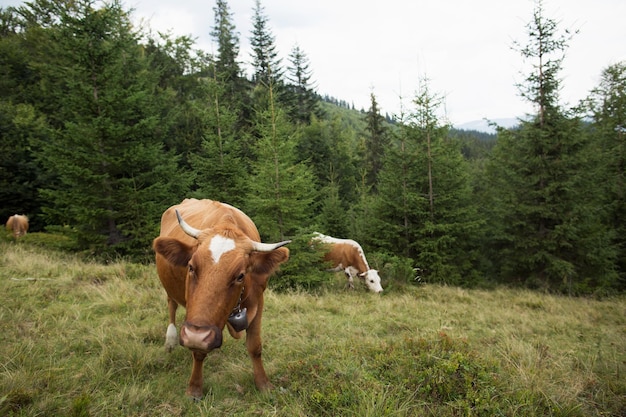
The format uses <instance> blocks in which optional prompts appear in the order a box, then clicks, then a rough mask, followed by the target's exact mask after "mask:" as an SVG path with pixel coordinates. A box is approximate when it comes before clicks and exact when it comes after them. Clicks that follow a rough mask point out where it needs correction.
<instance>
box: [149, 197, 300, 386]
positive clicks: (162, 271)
mask: <svg viewBox="0 0 626 417" xmlns="http://www.w3.org/2000/svg"><path fill="white" fill-rule="evenodd" d="M183 219H184V220H183ZM191 225H193V226H191ZM260 240H261V238H260V236H259V232H258V231H257V228H256V226H255V225H254V223H253V222H252V220H250V218H249V217H248V216H246V215H245V214H244V213H243V212H241V211H240V210H238V209H236V208H234V207H232V206H229V205H228V204H224V203H219V202H217V201H211V200H196V199H186V200H184V201H183V202H182V203H181V204H178V205H175V206H172V207H170V208H169V209H167V210H166V211H165V213H163V216H162V218H161V233H160V235H159V237H158V238H156V239H155V240H154V243H153V248H154V250H155V252H156V266H157V272H158V275H159V278H160V280H161V283H162V284H163V287H164V288H165V291H166V292H167V297H168V307H169V325H168V328H167V333H166V341H165V347H166V349H167V350H168V351H171V349H172V348H174V347H175V346H176V345H177V342H179V343H180V344H181V345H183V346H185V347H187V348H189V349H190V350H191V354H192V356H193V368H192V371H191V378H190V379H189V386H188V388H187V395H190V396H191V397H193V398H200V397H202V364H203V361H204V358H205V357H206V355H207V354H208V353H209V352H210V351H211V350H213V349H216V348H219V347H220V346H221V345H222V331H223V329H224V326H228V331H229V333H230V334H231V336H233V337H234V338H236V339H239V338H241V336H242V335H243V330H246V347H247V349H248V353H249V355H250V358H251V359H252V368H253V372H254V383H255V384H256V386H257V388H258V389H259V390H261V391H265V390H267V389H270V388H271V387H272V384H271V383H270V381H269V379H268V378H267V375H266V374H265V369H264V368H263V362H262V360H261V351H262V345H261V317H262V314H263V291H264V290H265V288H266V286H267V280H268V278H269V275H270V274H271V273H272V272H274V270H276V268H278V266H279V265H280V264H281V263H283V262H285V261H287V259H288V258H289V249H287V248H284V247H282V246H284V245H286V244H287V243H289V241H285V242H280V243H271V244H269V243H260ZM179 305H181V306H183V307H185V309H186V314H185V320H184V322H183V324H182V325H181V329H180V338H177V332H176V309H177V307H178V306H179Z"/></svg>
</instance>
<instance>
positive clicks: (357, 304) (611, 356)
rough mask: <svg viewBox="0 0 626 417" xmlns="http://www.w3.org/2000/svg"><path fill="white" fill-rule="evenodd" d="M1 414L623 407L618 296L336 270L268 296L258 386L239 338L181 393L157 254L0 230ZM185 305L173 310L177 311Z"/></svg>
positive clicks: (624, 312)
mask: <svg viewBox="0 0 626 417" xmlns="http://www.w3.org/2000/svg"><path fill="white" fill-rule="evenodd" d="M0 294H1V296H0V297H1V301H2V302H1V303H0V305H1V307H0V358H1V359H2V360H1V361H0V415H15V416H44V415H65V416H117V415H120V416H158V415H163V416H166V415H167V416H201V415H202V416H206V415H240V416H248V415H258V416H338V415H342V416H385V415H387V416H415V415H428V416H449V415H459V416H460V415H463V416H474V415H477V416H478V415H484V416H492V415H502V416H544V415H554V416H622V415H626V382H624V380H625V379H626V378H624V364H625V361H626V302H625V301H626V299H625V298H624V297H623V296H620V297H615V298H613V299H609V300H593V299H583V298H566V297H558V296H552V295H546V294H540V293H534V292H531V291H525V290H513V289H505V288H501V289H497V290H492V291H482V290H464V289H459V288H452V287H440V286H431V285H423V286H420V287H402V286H399V285H395V286H393V288H392V289H391V290H390V291H386V292H385V293H383V295H382V296H377V295H373V294H370V293H368V292H366V291H365V289H364V288H363V287H362V286H358V287H357V290H355V291H348V290H345V289H344V282H343V278H341V277H340V276H338V277H337V280H336V282H334V283H333V284H332V285H330V286H329V289H328V291H326V292H324V293H322V294H316V295H312V294H308V293H303V292H295V293H286V294H285V293H276V292H273V291H271V290H269V291H268V292H267V294H266V309H265V314H264V323H263V324H264V325H263V329H264V330H263V339H264V360H265V365H266V369H267V372H268V375H269V377H270V379H271V380H272V381H273V383H274V385H275V386H276V388H275V389H274V390H273V391H272V392H270V393H268V394H261V393H259V392H257V391H256V389H255V388H254V383H253V381H252V370H251V365H250V361H249V359H248V357H247V353H246V350H245V346H244V344H243V343H242V342H241V341H235V340H233V339H230V338H229V337H225V342H224V345H223V346H222V348H221V349H220V350H218V351H215V352H213V353H211V354H210V355H209V356H208V357H207V360H206V361H205V365H204V369H205V382H204V391H205V396H204V398H203V399H202V400H201V401H199V402H193V401H191V400H189V399H187V398H186V397H185V396H184V390H185V387H186V384H187V379H188V378H189V373H190V369H191V362H190V354H189V352H188V351H186V350H185V349H183V348H179V349H175V350H174V352H172V353H171V354H166V353H165V350H164V349H163V343H164V334H165V329H166V324H167V313H166V303H165V293H164V291H163V290H162V289H161V288H160V286H159V283H158V278H157V277H156V273H155V270H154V267H152V266H141V265H134V264H128V263H124V262H117V263H112V264H109V265H101V264H97V263H86V262H82V261H81V260H80V259H78V258H77V257H74V256H71V255H62V254H59V253H55V252H50V251H46V250H42V249H36V248H33V247H30V246H28V245H25V244H20V243H19V242H18V244H15V243H0ZM183 314H184V312H183V311H181V312H180V315H179V316H180V318H182V315H183Z"/></svg>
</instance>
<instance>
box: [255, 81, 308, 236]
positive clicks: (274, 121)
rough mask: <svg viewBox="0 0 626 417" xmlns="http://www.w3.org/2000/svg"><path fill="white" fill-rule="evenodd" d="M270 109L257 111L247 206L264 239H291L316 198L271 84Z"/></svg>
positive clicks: (292, 128) (293, 134)
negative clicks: (297, 157)
mask: <svg viewBox="0 0 626 417" xmlns="http://www.w3.org/2000/svg"><path fill="white" fill-rule="evenodd" d="M267 95H268V97H269V107H268V108H267V109H261V110H258V111H257V119H256V130H257V132H258V134H259V138H258V140H257V143H256V146H255V155H256V157H257V158H256V160H255V162H253V166H252V173H253V174H252V178H251V180H250V194H249V196H248V199H247V203H246V204H247V207H249V210H250V212H251V214H252V217H253V218H254V221H255V223H256V224H257V226H258V228H259V231H260V233H261V236H262V237H263V238H264V239H266V240H271V241H280V240H284V239H285V238H286V237H289V236H294V235H295V234H296V232H297V231H298V229H299V228H301V227H302V226H303V225H305V224H307V221H308V220H309V218H310V216H311V213H312V212H314V209H313V207H312V206H313V204H314V201H315V197H316V191H315V183H314V179H313V174H312V173H311V170H310V169H309V167H308V166H307V165H306V164H305V163H304V162H296V153H295V149H296V144H297V141H298V138H297V134H298V132H297V131H296V129H295V128H294V126H293V125H291V124H290V123H289V122H288V120H287V117H286V115H285V113H284V111H283V110H282V109H281V108H280V106H278V105H277V103H276V99H275V98H274V91H273V88H272V85H270V86H269V88H268V94H267Z"/></svg>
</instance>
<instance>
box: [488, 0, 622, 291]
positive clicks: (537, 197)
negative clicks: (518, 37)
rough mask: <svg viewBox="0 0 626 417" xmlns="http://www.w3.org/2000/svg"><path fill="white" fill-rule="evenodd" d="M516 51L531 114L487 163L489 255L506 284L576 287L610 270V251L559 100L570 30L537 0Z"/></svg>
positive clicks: (574, 123)
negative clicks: (525, 71)
mask: <svg viewBox="0 0 626 417" xmlns="http://www.w3.org/2000/svg"><path fill="white" fill-rule="evenodd" d="M527 30H528V35H529V42H528V45H527V46H524V47H521V48H519V50H520V52H521V54H522V56H523V57H524V58H525V59H530V60H531V61H532V62H531V63H532V71H531V72H530V74H529V75H528V76H527V78H526V83H525V84H522V85H520V86H519V88H520V93H521V95H522V97H524V98H525V99H527V100H528V101H530V102H531V103H532V104H533V105H534V106H535V110H536V113H535V114H534V115H533V116H532V117H531V118H529V119H527V120H523V121H521V125H520V127H519V129H516V130H510V131H506V130H504V129H500V130H499V135H498V142H497V145H496V147H495V149H494V153H493V156H494V158H493V160H492V161H491V163H490V179H491V181H492V192H493V198H494V200H493V201H494V209H495V210H496V211H495V212H494V219H493V220H494V221H495V222H497V224H499V226H500V228H499V229H498V230H495V231H494V233H492V235H493V236H494V240H493V243H494V244H495V246H496V247H497V249H496V250H497V252H495V253H494V255H495V256H494V259H495V260H497V263H499V265H500V273H501V274H502V275H503V276H504V277H505V278H506V279H508V280H509V281H513V282H520V281H521V282H523V283H525V284H527V285H529V286H532V287H538V288H543V289H552V290H561V291H568V292H570V293H571V292H580V291H588V290H589V288H588V287H589V282H590V280H595V279H597V278H600V279H601V280H603V279H605V278H607V277H608V276H609V275H610V274H611V270H612V259H613V255H612V253H611V250H610V246H609V245H608V239H607V236H608V235H607V233H606V232H607V231H606V229H605V228H604V227H603V226H602V225H601V218H602V216H601V215H598V214H599V213H600V212H601V207H599V206H598V205H597V204H596V202H597V201H598V199H597V197H598V196H597V194H596V193H597V188H596V184H594V183H593V178H592V176H591V174H592V173H593V166H590V164H589V154H588V151H589V146H588V143H587V142H586V140H585V139H586V138H585V135H584V134H583V132H582V130H581V122H580V120H578V119H577V118H575V117H572V116H570V115H569V114H568V113H567V112H566V111H565V110H564V109H563V108H562V106H561V105H560V103H559V90H560V83H561V80H560V79H559V78H558V74H559V71H560V69H561V64H562V61H563V59H564V56H565V49H566V47H567V44H568V41H569V40H570V39H571V36H572V35H571V34H570V32H569V31H565V32H564V33H560V31H559V28H558V25H557V23H556V22H555V21H554V20H552V19H548V18H546V17H545V16H544V14H543V8H542V2H540V1H539V2H537V3H536V7H535V9H534V12H533V18H532V20H531V22H530V23H529V24H528V26H527Z"/></svg>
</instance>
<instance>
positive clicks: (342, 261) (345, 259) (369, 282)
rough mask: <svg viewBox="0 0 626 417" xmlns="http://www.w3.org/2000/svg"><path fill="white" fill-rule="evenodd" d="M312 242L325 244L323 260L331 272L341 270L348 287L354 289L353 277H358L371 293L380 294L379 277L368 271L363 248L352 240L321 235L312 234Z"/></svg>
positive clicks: (372, 271) (372, 270)
mask: <svg viewBox="0 0 626 417" xmlns="http://www.w3.org/2000/svg"><path fill="white" fill-rule="evenodd" d="M313 241H317V242H320V243H324V244H327V245H328V246H329V249H328V252H326V253H325V255H324V260H325V261H328V262H330V263H331V265H332V267H333V269H331V271H335V272H339V271H341V270H343V271H344V272H345V274H346V277H348V285H349V286H350V288H354V282H353V281H354V279H353V278H354V277H355V276H358V277H359V278H362V279H363V280H364V281H365V285H366V286H367V288H368V289H369V290H370V291H372V292H376V293H379V292H382V291H383V287H382V286H381V285H380V276H379V275H378V271H377V270H375V269H370V266H369V265H368V263H367V259H366V258H365V253H363V248H361V245H359V244H358V243H357V242H355V241H354V240H352V239H338V238H336V237H331V236H326V235H323V234H321V233H317V232H316V233H314V235H313Z"/></svg>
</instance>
